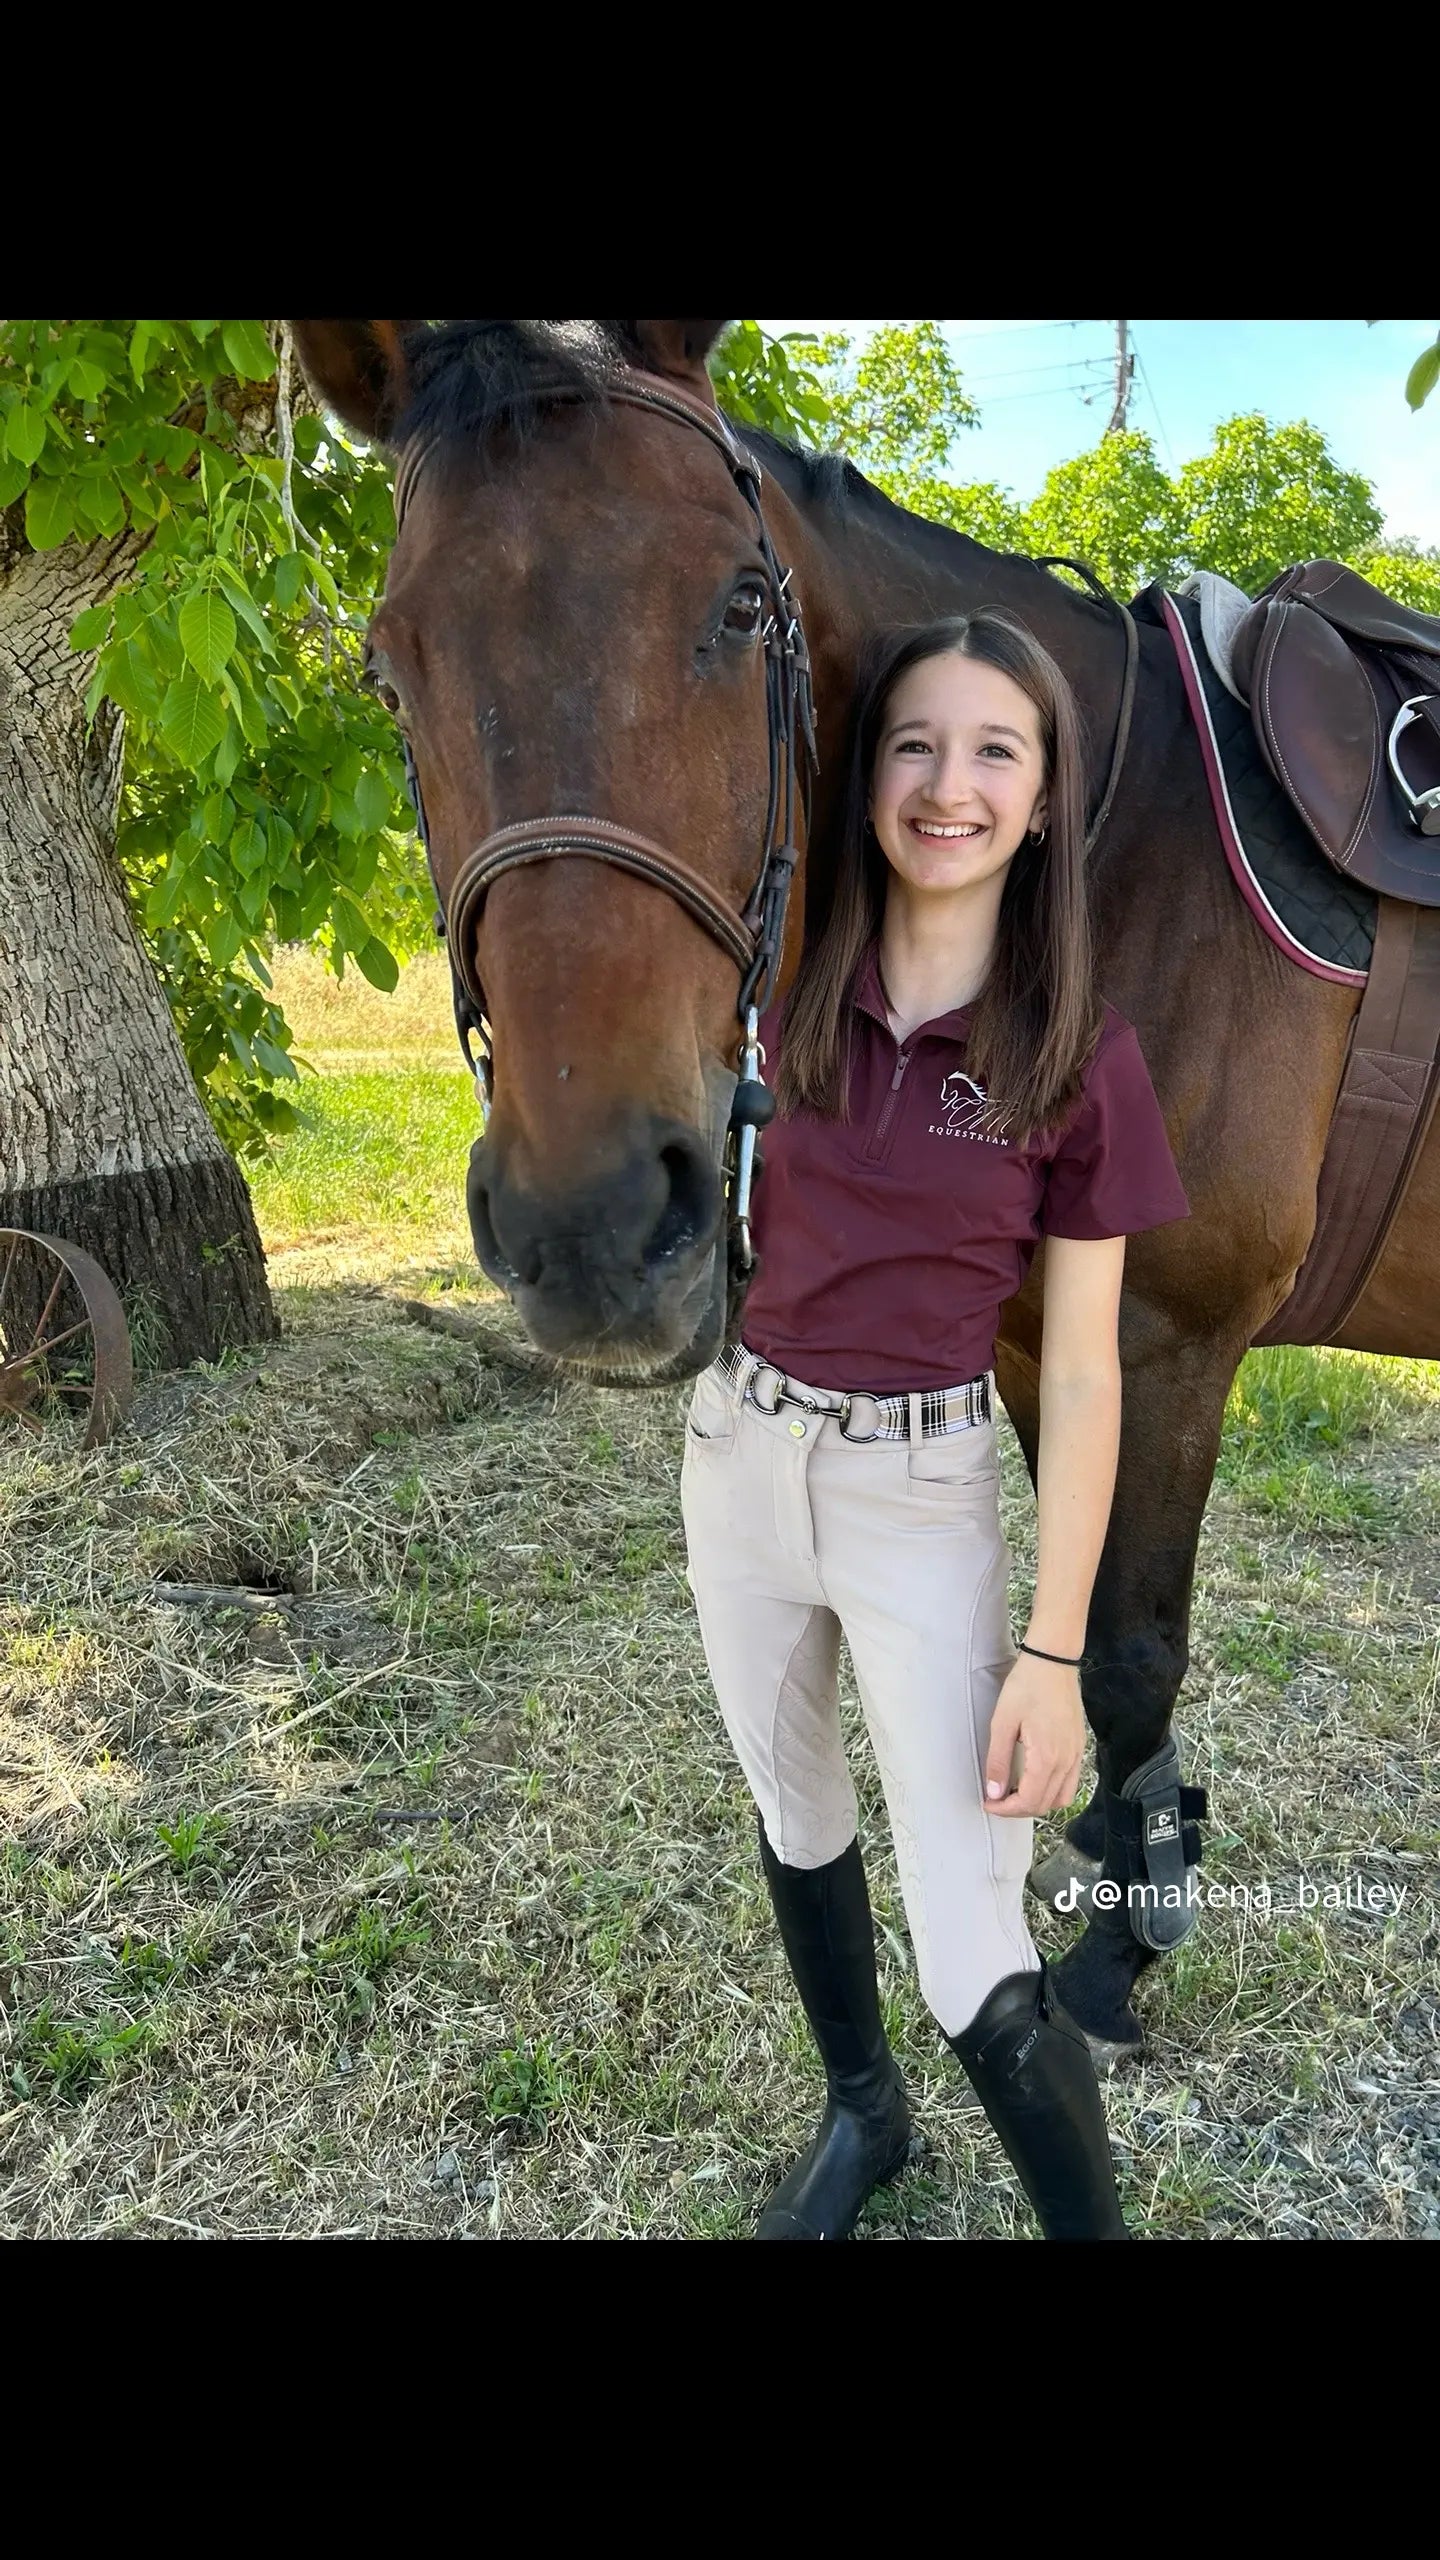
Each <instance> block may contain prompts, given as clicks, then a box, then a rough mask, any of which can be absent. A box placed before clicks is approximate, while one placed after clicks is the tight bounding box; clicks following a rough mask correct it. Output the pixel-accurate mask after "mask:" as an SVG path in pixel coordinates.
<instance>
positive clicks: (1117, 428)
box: [1105, 320, 1135, 436]
mask: <svg viewBox="0 0 1440 2560" xmlns="http://www.w3.org/2000/svg"><path fill="white" fill-rule="evenodd" d="M1134 377H1135V358H1134V355H1133V353H1132V352H1131V347H1130V323H1129V321H1128V320H1117V321H1116V323H1115V406H1114V408H1113V409H1112V410H1111V412H1110V424H1109V426H1108V427H1107V428H1106V430H1105V433H1106V435H1107V436H1118V435H1123V434H1124V432H1125V412H1126V410H1127V409H1128V407H1129V405H1130V385H1131V383H1132V381H1133V380H1134Z"/></svg>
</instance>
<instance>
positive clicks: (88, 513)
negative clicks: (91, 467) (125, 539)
mask: <svg viewBox="0 0 1440 2560" xmlns="http://www.w3.org/2000/svg"><path fill="white" fill-rule="evenodd" d="M71 488H72V490H73V492H74V502H75V523H76V527H77V530H83V529H84V528H85V527H86V526H88V527H89V528H90V530H91V531H92V532H94V533H103V534H107V535H108V534H112V533H118V532H119V531H120V528H121V526H122V525H123V523H124V522H125V501H124V498H123V497H122V496H121V494H120V491H119V489H118V488H117V487H116V485H115V481H114V479H113V478H112V476H111V474H110V473H109V472H108V471H87V472H86V473H85V474H84V476H83V477H82V478H77V479H75V480H73V481H72V482H71Z"/></svg>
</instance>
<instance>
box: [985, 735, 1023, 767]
mask: <svg viewBox="0 0 1440 2560" xmlns="http://www.w3.org/2000/svg"><path fill="white" fill-rule="evenodd" d="M980 752H981V754H982V755H987V756H1004V757H1005V758H1006V760H1007V762H1008V763H1010V764H1013V763H1014V761H1015V750H1014V748H1013V747H1002V745H1001V744H1000V741H999V739H998V738H988V739H987V740H986V742H985V745H984V746H983V747H982V748H981V750H980Z"/></svg>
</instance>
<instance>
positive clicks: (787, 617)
mask: <svg viewBox="0 0 1440 2560" xmlns="http://www.w3.org/2000/svg"><path fill="white" fill-rule="evenodd" d="M538 396H539V397H541V398H542V399H545V400H555V401H560V400H584V399H588V398H591V397H593V394H592V393H591V392H590V391H589V390H588V389H582V388H581V387H580V386H579V385H571V384H565V383H557V384H554V385H550V386H548V387H547V388H546V389H545V390H544V391H543V392H541V393H540V394H539V395H538ZM602 396H603V397H604V398H605V399H607V400H617V401H624V402H627V403H628V404H629V405H630V406H631V407H633V408H637V409H646V410H648V411H650V412H651V414H652V415H654V416H656V417H662V418H670V419H672V420H674V421H675V422H676V423H677V424H678V425H681V426H686V427H693V428H695V429H697V430H698V432H699V433H700V434H701V435H703V436H704V437H706V439H707V440H708V442H709V443H711V444H712V445H713V446H714V447H715V449H716V451H717V452H718V453H719V454H720V455H721V456H722V458H723V460H724V461H725V463H726V466H727V468H728V469H729V471H730V474H731V477H732V478H733V480H734V482H735V486H736V488H737V489H738V490H739V492H740V494H741V496H742V497H743V498H744V500H745V502H746V504H747V506H748V507H749V508H750V510H751V513H752V515H753V516H754V519H755V533H756V539H757V541H758V543H759V546H760V554H761V558H762V560H763V562H764V577H765V588H766V601H767V607H768V610H767V614H766V619H765V622H764V624H763V627H762V631H761V642H762V646H763V648H764V651H765V704H766V726H767V730H768V736H769V764H770V773H769V797H768V805H767V811H766V818H765V835H764V844H763V850H762V854H761V861H760V869H759V872H758V874H757V876H756V880H755V886H754V888H753V889H752V890H751V892H750V895H749V897H748V898H747V899H746V901H745V904H744V906H743V907H740V908H736V907H732V906H731V905H730V904H729V902H728V900H726V899H725V898H723V897H721V896H720V894H719V892H718V891H717V890H716V889H714V888H713V887H712V886H711V884H710V882H709V881H708V880H705V879H703V878H702V877H701V875H700V873H699V872H698V871H696V870H694V869H693V868H692V867H691V865H690V864H689V863H688V862H684V861H682V860H681V859H680V857H679V856H678V855H676V854H673V853H670V852H668V851H667V850H666V848H665V847H664V846H663V845H658V844H655V843H653V842H652V841H651V839H650V838H649V837H648V836H642V835H639V834H637V833H636V831H635V830H634V829H633V828H631V827H626V826H622V825H621V824H619V823H618V821H616V820H615V819H612V818H591V817H586V816H583V815H581V814H579V813H578V812H574V811H567V812H564V813H562V814H560V815H557V816H554V817H547V818H522V819H520V820H519V821H518V822H517V823H516V824H514V825H512V826H507V827H499V828H497V829H496V830H495V832H494V833H493V834H492V835H488V836H486V837H485V839H484V841H483V843H481V844H478V845H476V847H475V850H474V852H473V853H470V854H467V856H466V858H465V860H464V861H463V862H462V863H461V865H460V868H459V870H458V871H457V872H456V875H455V878H454V880H453V882H452V883H451V887H450V895H449V898H448V900H447V901H446V902H445V906H444V913H443V917H442V918H441V919H439V920H438V921H439V924H440V930H441V931H442V932H443V933H444V936H445V942H446V948H447V950H448V952H449V957H450V972H451V978H452V981H453V987H454V997H455V1023H456V1028H457V1030H458V1032H459V1035H460V1046H461V1048H462V1049H463V1050H464V1052H465V1059H466V1064H467V1065H468V1066H469V1067H470V1068H471V1070H472V1072H473V1074H474V1076H475V1082H476V1086H477V1088H478V1090H479V1093H480V1097H481V1101H482V1104H488V1101H489V1097H490V1080H491V1066H490V1061H491V1045H490V1026H489V1023H488V1020H487V1018H486V1013H485V991H484V988H483V987H482V986H481V983H480V978H479V974H478V971H477V968H476V964H475V959H474V952H475V944H476V933H477V928H478V925H479V921H480V915H481V911H482V909H483V907H484V904H485V900H486V898H487V896H488V895H489V893H490V891H491V889H492V888H493V887H494V885H495V883H496V881H497V880H499V879H502V878H503V877H504V875H505V873H506V872H507V871H518V870H521V869H523V868H524V867H526V866H527V865H529V864H531V863H536V862H553V861H557V860H572V859H574V858H575V857H577V856H578V857H580V858H581V859H583V860H585V861H588V862H603V863H607V864H609V866H610V867H611V868H612V869H614V870H619V871H628V872H631V873H632V874H633V875H634V876H635V877H636V878H637V879H641V880H648V881H650V882H651V883H652V885H653V886H654V887H655V888H657V889H664V890H665V891H666V892H667V893H668V894H669V896H670V897H672V898H674V899H675V901H676V903H677V905H679V906H682V907H683V908H684V909H685V912H686V914H687V915H690V916H693V917H694V919H695V921H696V923H697V924H699V925H701V926H703V928H704V929H705V931H706V932H707V933H709V934H710V936H711V938H712V939H713V940H714V941H715V942H718V944H719V945H720V948H721V950H722V951H723V952H724V953H725V954H726V956H727V958H728V959H730V960H731V961H733V963H734V965H735V967H736V968H737V970H738V971H739V973H740V989H739V997H738V1002H737V1005H736V1012H737V1015H738V1017H739V1020H740V1023H741V1025H742V1030H743V1037H742V1040H741V1043H740V1052H739V1067H740V1074H739V1079H738V1081H737V1084H736V1088H735V1095H734V1100H733V1102H732V1105H731V1111H730V1124H729V1139H728V1141H727V1147H726V1167H725V1170H726V1175H727V1187H728V1191H729V1198H730V1218H731V1223H732V1226H733V1228H734V1229H735V1231H736V1243H737V1246H738V1261H739V1268H740V1270H741V1272H748V1270H749V1269H750V1267H751V1262H752V1259H753V1257H752V1253H751V1246H750V1187H751V1181H752V1178H753V1172H754V1152H755V1133H756V1130H757V1129H759V1128H763V1127H764V1126H765V1124H766V1122H767V1121H769V1120H770V1119H771V1118H772V1116H773V1113H774V1107H775V1106H774V1101H773V1098H772V1096H771V1094H770V1093H769V1091H768V1089H767V1088H766V1086H765V1084H764V1082H763V1081H762V1079H761V1074H760V1067H761V1061H762V1056H763V1052H762V1051H761V1049H760V1044H759V1028H758V1026H759V1017H760V1013H761V1011H762V1010H763V1008H764V1005H765V1003H766V1000H767V998H768V996H769V995H770V993H771V992H772V991H773V988H774V982H775V975H776V972H777V970H778V968H779V964H780V956H781V953H782V951H783V948H784V943H785V918H786V913H787V910H788V907H789V901H790V885H791V882H792V880H793V879H794V876H795V867H796V864H797V862H798V861H799V858H800V857H799V847H798V844H797V840H796V839H797V819H798V820H800V821H802V822H803V824H804V826H805V827H806V829H807V830H808V826H809V818H810V799H811V791H812V787H813V783H814V777H815V772H816V765H817V758H816V752H815V706H814V699H813V695H812V691H811V683H810V653H809V650H808V648H807V646H806V641H805V633H804V629H803V626H802V623H801V619H800V612H799V607H798V606H797V605H796V604H795V603H794V601H793V600H792V598H791V595H790V571H789V570H788V569H782V567H781V565H780V561H779V559H778V557H777V555H776V551H775V546H774V544H773V542H772V541H771V539H770V534H769V529H768V527H767V525H766V522H765V515H764V510H763V508H762V506H761V503H760V486H761V471H760V465H759V463H758V462H757V461H756V460H755V458H754V456H753V454H749V453H747V452H746V451H745V449H744V447H743V446H742V445H741V444H740V443H739V441H738V439H737V438H736V437H735V436H734V435H733V434H732V432H731V430H730V428H729V427H728V426H727V425H726V423H725V420H724V419H723V418H722V417H721V416H720V413H719V411H718V410H716V409H709V408H706V407H705V406H704V404H703V403H702V402H701V401H699V400H696V399H692V398H691V396H690V394H689V393H688V392H686V391H681V390H680V389H678V388H677V387H676V385H675V384H673V383H669V382H662V381H661V380H660V379H659V378H658V377H657V376H653V375H650V374H646V373H643V372H641V371H640V370H639V369H638V368H637V367H633V366H623V367H617V369H616V370H615V372H614V373H613V374H611V375H609V376H608V377H607V379H606V381H605V382H604V384H603V386H602ZM431 450H433V448H431V447H428V446H422V447H419V448H412V449H411V450H409V451H407V453H406V454H405V455H404V456H403V457H402V460H401V464H400V468H399V471H398V473H397V475H396V481H395V522H396V530H397V532H398V530H399V527H400V525H401V524H402V523H403V521H404V517H405V510H406V508H407V507H408V505H409V503H410V500H411V498H412V497H413V495H414V492H415V485H416V482H417V480H418V479H419V477H420V474H421V472H422V470H423V469H424V466H425V462H426V460H427V458H428V455H429V452H430V451H431ZM404 752H405V771H406V778H407V780H408V782H409V785H410V794H411V798H412V800H413V801H414V804H415V815H416V822H417V825H418V827H419V830H420V837H421V842H422V843H423V844H424V846H425V852H426V858H427V860H429V858H430V842H429V833H428V829H427V827H426V824H425V812H424V808H423V805H422V803H421V798H420V785H419V779H418V776H417V774H416V772H415V765H414V759H413V757H412V755H411V752H410V746H409V741H408V740H406V741H405V747H404ZM430 876H431V880H432V883H434V884H435V894H436V897H437V899H438V898H439V896H440V890H439V884H438V883H436V882H435V873H434V865H433V862H432V863H431V871H430ZM472 1035H473V1036H475V1037H477V1038H478V1039H479V1041H480V1043H481V1049H480V1053H479V1054H478V1055H477V1054H476V1053H475V1051H474V1050H473V1049H472V1047H471V1039H472ZM732 1149H733V1152H732Z"/></svg>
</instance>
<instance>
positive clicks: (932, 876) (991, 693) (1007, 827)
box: [870, 651, 1045, 893]
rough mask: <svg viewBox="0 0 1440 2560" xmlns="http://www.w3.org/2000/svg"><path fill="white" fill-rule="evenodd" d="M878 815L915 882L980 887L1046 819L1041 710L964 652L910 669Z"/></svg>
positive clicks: (888, 729)
mask: <svg viewBox="0 0 1440 2560" xmlns="http://www.w3.org/2000/svg"><path fill="white" fill-rule="evenodd" d="M870 815H871V819H872V822H873V824H874V828H875V833H876V835H877V837H878V838H879V841H880V845H881V848H882V850H883V852H884V854H885V858H886V860H887V862H889V864H890V865H891V868H892V869H893V870H895V871H898V872H899V874H900V877H901V879H902V880H905V881H907V882H908V883H909V885H910V886H911V888H913V889H918V890H922V891H930V892H941V893H943V892H945V891H954V890H956V889H973V888H975V887H977V886H978V885H979V884H980V882H982V881H984V880H990V879H993V878H994V876H995V875H996V874H997V873H1000V874H1003V873H1004V872H1005V870H1006V869H1007V868H1008V867H1009V864H1010V863H1011V862H1012V861H1013V859H1014V857H1015V855H1016V853H1017V852H1018V851H1019V848H1020V844H1021V842H1022V840H1023V838H1024V837H1025V836H1026V835H1027V834H1029V833H1031V832H1032V831H1037V830H1038V829H1039V828H1041V827H1043V825H1044V824H1045V754H1044V748H1043V746H1042V744H1041V738H1040V715H1039V713H1038V711H1037V710H1036V707H1035V705H1034V703H1033V702H1032V701H1031V699H1030V697H1029V695H1028V694H1027V693H1023V692H1022V691H1021V689H1020V687H1019V685H1018V684H1016V683H1015V682H1014V680H1013V678H1011V677H1010V676H1007V675H1002V674H1001V672H1000V670H999V668H998V667H991V666H987V665H986V664H985V662H984V660H983V659H980V658H965V657H961V656H959V655H958V654H957V653H955V652H954V651H947V652H946V653H945V654H944V655H943V656H941V657H935V658H922V659H921V661H920V663H919V664H918V666H913V667H909V668H907V669H906V671H905V673H904V675H903V676H901V678H900V680H899V682H898V683H897V684H896V686H895V687H894V690H893V691H892V693H891V695H890V699H889V702H888V703H887V704H886V707H885V713H884V717H883V720H882V722H881V728H880V736H879V741H878V743H877V746H876V749H875V766H874V771H873V773H872V776H871V784H870Z"/></svg>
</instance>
